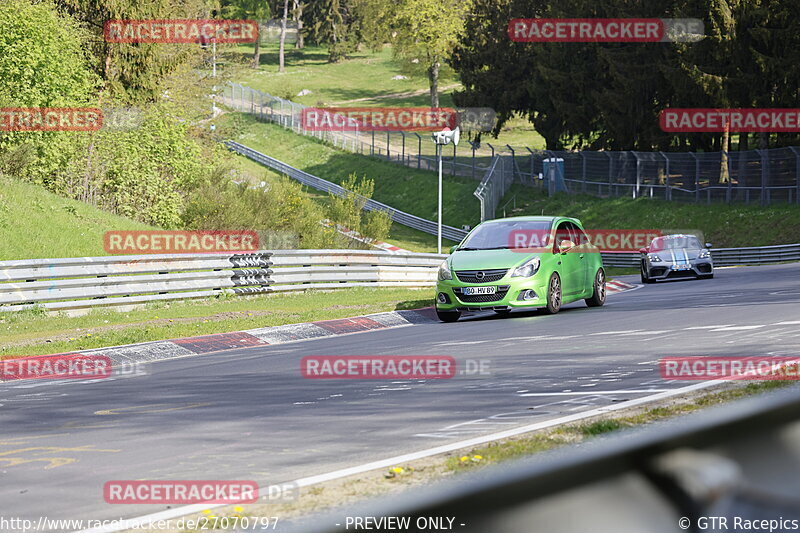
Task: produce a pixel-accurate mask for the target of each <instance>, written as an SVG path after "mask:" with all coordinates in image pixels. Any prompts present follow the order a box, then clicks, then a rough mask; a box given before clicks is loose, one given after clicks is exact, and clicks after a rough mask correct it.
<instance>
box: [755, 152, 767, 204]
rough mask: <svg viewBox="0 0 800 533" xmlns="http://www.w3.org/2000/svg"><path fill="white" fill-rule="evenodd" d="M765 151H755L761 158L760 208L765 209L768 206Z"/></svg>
mask: <svg viewBox="0 0 800 533" xmlns="http://www.w3.org/2000/svg"><path fill="white" fill-rule="evenodd" d="M766 152H767V151H766V150H756V153H757V154H758V155H759V156H761V202H760V205H761V207H765V206H766V205H768V204H769V202H768V201H767V180H768V179H769V177H768V175H767V172H768V171H767V155H766Z"/></svg>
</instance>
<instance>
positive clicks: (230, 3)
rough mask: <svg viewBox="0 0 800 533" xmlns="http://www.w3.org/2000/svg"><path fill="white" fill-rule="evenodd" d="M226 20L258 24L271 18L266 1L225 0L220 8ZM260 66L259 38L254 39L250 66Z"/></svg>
mask: <svg viewBox="0 0 800 533" xmlns="http://www.w3.org/2000/svg"><path fill="white" fill-rule="evenodd" d="M222 12H223V14H224V15H225V17H226V18H231V19H253V20H256V21H258V22H259V23H260V22H261V21H262V20H267V19H269V17H270V16H271V13H272V10H271V9H270V6H269V2H267V0H227V1H226V4H225V5H224V6H223V8H222ZM260 65H261V36H260V35H259V37H258V39H256V42H255V45H254V49H253V61H252V63H251V66H252V67H253V68H258V67H259V66H260Z"/></svg>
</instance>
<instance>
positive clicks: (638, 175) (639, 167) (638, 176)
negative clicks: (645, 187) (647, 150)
mask: <svg viewBox="0 0 800 533" xmlns="http://www.w3.org/2000/svg"><path fill="white" fill-rule="evenodd" d="M631 153H632V154H633V157H635V158H636V188H635V189H634V190H633V197H634V198H638V197H639V189H640V188H641V186H642V161H641V160H640V159H639V154H637V153H636V152H634V151H631Z"/></svg>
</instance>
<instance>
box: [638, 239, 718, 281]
mask: <svg viewBox="0 0 800 533" xmlns="http://www.w3.org/2000/svg"><path fill="white" fill-rule="evenodd" d="M709 248H711V244H710V243H706V245H705V247H703V246H701V245H700V241H699V240H698V238H697V237H695V236H694V235H664V236H663V237H656V238H655V239H653V240H652V241H651V242H650V246H648V247H647V248H642V249H641V250H639V252H641V254H642V283H655V282H656V281H658V280H661V279H673V278H697V279H707V278H713V277H714V264H713V263H712V261H711V251H710V250H709Z"/></svg>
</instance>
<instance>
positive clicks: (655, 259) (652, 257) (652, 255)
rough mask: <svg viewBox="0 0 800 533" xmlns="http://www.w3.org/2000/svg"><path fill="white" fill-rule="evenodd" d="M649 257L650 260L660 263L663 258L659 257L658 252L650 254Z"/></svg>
mask: <svg viewBox="0 0 800 533" xmlns="http://www.w3.org/2000/svg"><path fill="white" fill-rule="evenodd" d="M647 258H648V259H649V260H650V261H652V262H653V263H660V262H661V258H660V257H658V256H657V255H656V254H650V255H648V256H647Z"/></svg>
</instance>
